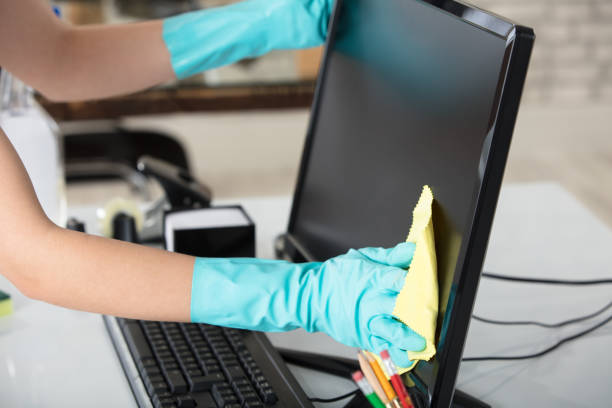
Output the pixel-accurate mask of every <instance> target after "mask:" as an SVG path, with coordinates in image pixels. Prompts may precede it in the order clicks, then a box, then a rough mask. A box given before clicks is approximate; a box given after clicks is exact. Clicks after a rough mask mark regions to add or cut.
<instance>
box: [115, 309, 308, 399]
mask: <svg viewBox="0 0 612 408" xmlns="http://www.w3.org/2000/svg"><path fill="white" fill-rule="evenodd" d="M104 319H105V323H106V326H107V328H108V330H109V332H110V334H111V338H112V339H113V344H114V345H115V349H116V350H117V352H118V354H119V356H120V358H121V363H122V365H123V368H124V371H125V373H126V375H127V377H128V380H129V381H130V385H131V387H132V391H133V392H134V395H135V396H136V400H137V402H138V405H139V406H140V407H151V406H152V407H155V408H159V407H163V408H166V407H168V408H170V407H181V408H182V407H198V408H220V407H221V408H248V407H253V408H254V407H260V408H263V407H272V406H274V407H311V406H312V404H311V403H310V401H309V400H308V398H307V397H306V395H305V394H304V392H303V391H302V390H301V388H300V387H299V385H298V383H297V381H296V380H295V379H294V378H293V376H292V375H291V373H290V372H289V371H288V369H287V367H286V366H285V364H284V362H283V361H282V360H281V358H280V356H279V355H278V353H277V352H276V350H275V349H274V348H273V347H272V345H271V344H270V342H269V341H268V339H267V338H266V337H265V335H263V333H257V332H249V331H244V330H236V329H228V328H221V327H216V326H211V325H205V324H186V323H168V322H150V321H140V320H128V319H119V318H114V317H110V316H104ZM126 346H127V347H126ZM128 354H129V355H128Z"/></svg>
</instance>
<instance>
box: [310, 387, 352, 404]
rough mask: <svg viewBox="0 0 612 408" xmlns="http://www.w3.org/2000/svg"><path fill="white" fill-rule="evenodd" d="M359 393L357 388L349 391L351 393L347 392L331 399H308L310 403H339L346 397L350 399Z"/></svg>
mask: <svg viewBox="0 0 612 408" xmlns="http://www.w3.org/2000/svg"><path fill="white" fill-rule="evenodd" d="M358 392H359V388H357V389H355V390H353V391H351V392H347V393H346V394H342V395H339V396H337V397H333V398H309V399H310V402H336V401H340V400H343V399H345V398H348V397H352V396H353V395H355V394H357V393H358Z"/></svg>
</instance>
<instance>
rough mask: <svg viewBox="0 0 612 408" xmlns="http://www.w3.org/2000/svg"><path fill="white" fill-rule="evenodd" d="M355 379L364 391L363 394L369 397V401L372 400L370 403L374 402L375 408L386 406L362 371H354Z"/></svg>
mask: <svg viewBox="0 0 612 408" xmlns="http://www.w3.org/2000/svg"><path fill="white" fill-rule="evenodd" d="M353 380H355V382H356V383H357V386H359V389H361V392H363V395H365V397H366V398H367V399H368V401H370V404H372V406H373V407H374V408H385V406H384V405H383V403H382V401H381V400H380V398H378V396H377V395H376V393H375V392H374V389H373V388H372V386H371V385H370V383H369V382H368V380H366V379H365V378H364V376H363V373H362V372H361V371H355V372H354V373H353Z"/></svg>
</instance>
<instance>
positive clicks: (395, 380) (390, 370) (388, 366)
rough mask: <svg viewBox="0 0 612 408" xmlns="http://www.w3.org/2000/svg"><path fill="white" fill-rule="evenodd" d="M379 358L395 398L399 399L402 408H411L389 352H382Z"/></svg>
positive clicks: (406, 392) (411, 405) (407, 395)
mask: <svg viewBox="0 0 612 408" xmlns="http://www.w3.org/2000/svg"><path fill="white" fill-rule="evenodd" d="M380 357H381V358H382V361H383V367H384V368H385V371H386V372H387V374H388V375H389V378H391V384H393V388H394V389H395V392H396V393H397V396H398V397H399V400H400V402H401V403H402V407H404V408H412V407H413V404H412V400H411V399H410V395H409V394H408V391H407V390H406V386H405V385H404V382H403V381H402V379H401V377H400V376H399V374H398V373H397V370H396V369H395V364H393V361H391V356H390V355H389V350H383V351H382V352H381V353H380Z"/></svg>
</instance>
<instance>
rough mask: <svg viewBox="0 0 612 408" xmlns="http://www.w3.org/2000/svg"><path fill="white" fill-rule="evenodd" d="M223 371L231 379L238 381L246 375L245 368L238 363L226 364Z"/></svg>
mask: <svg viewBox="0 0 612 408" xmlns="http://www.w3.org/2000/svg"><path fill="white" fill-rule="evenodd" d="M223 372H224V373H225V375H226V376H227V378H228V379H229V380H230V381H236V380H239V379H241V378H245V377H246V376H245V374H244V370H243V369H242V367H240V366H238V365H235V366H226V367H224V369H223Z"/></svg>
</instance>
